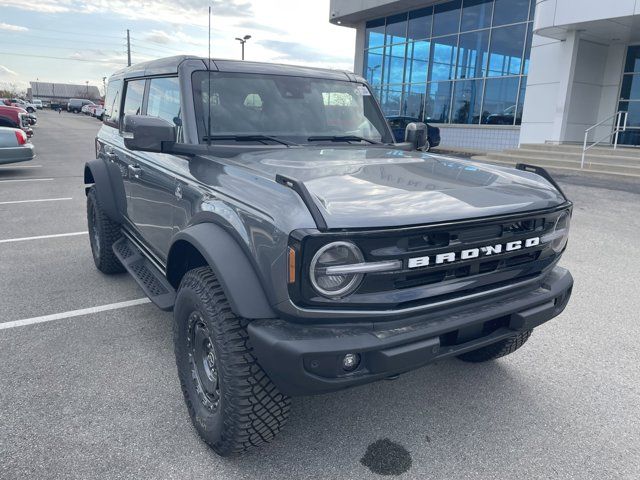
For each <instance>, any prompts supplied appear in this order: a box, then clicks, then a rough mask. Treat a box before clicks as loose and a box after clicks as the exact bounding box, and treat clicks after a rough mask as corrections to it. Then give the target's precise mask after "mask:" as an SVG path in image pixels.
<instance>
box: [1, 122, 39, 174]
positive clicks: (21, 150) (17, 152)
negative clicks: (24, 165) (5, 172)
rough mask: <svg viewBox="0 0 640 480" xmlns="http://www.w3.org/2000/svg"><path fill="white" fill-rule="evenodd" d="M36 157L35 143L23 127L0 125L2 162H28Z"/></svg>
mask: <svg viewBox="0 0 640 480" xmlns="http://www.w3.org/2000/svg"><path fill="white" fill-rule="evenodd" d="M0 121H1V120H0ZM0 124H1V123H0ZM34 157H35V150H34V148H33V144H32V143H30V142H29V141H28V138H27V134H26V133H25V132H24V131H23V130H22V129H20V128H10V127H3V126H0V164H6V163H16V162H27V161H29V160H33V158H34Z"/></svg>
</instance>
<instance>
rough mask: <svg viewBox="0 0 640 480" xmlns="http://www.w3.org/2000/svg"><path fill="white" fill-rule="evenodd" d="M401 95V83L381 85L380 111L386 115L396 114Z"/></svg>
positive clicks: (398, 110)
mask: <svg viewBox="0 0 640 480" xmlns="http://www.w3.org/2000/svg"><path fill="white" fill-rule="evenodd" d="M401 97H402V85H385V86H384V87H382V98H381V99H380V101H381V105H380V106H381V107H382V112H383V113H384V114H385V115H387V116H389V115H398V113H399V112H400V98H401Z"/></svg>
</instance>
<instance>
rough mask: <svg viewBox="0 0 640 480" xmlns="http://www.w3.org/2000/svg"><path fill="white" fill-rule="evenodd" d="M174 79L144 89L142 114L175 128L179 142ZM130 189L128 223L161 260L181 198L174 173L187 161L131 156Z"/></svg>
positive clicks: (158, 80) (156, 80)
mask: <svg viewBox="0 0 640 480" xmlns="http://www.w3.org/2000/svg"><path fill="white" fill-rule="evenodd" d="M178 82H179V80H178V78H177V77H167V78H153V79H151V80H149V83H148V85H147V93H146V95H145V102H144V110H143V112H144V114H145V115H149V116H153V117H159V118H162V119H164V120H167V121H168V122H170V123H173V124H174V126H175V127H176V140H180V125H181V121H180V87H179V83H178ZM130 155H131V157H132V160H131V164H132V169H133V172H132V173H133V177H134V178H133V188H132V190H131V196H130V198H129V203H130V205H131V208H132V214H131V220H132V222H133V223H134V225H135V227H136V229H137V230H138V232H139V234H140V235H142V237H143V238H144V240H145V243H146V244H147V245H149V246H150V247H151V248H152V249H153V252H154V253H155V254H156V255H157V256H158V257H160V258H161V259H162V260H165V259H166V258H167V254H168V253H169V244H170V242H171V238H172V237H173V233H174V232H173V225H174V221H173V217H174V210H175V206H176V203H177V202H178V201H179V200H180V198H181V190H180V189H181V187H180V186H179V184H178V181H177V178H176V172H178V171H180V169H181V168H184V166H183V164H184V163H185V162H187V161H186V160H184V159H182V158H180V157H176V156H175V155H167V154H163V153H145V152H130ZM187 164H188V162H187Z"/></svg>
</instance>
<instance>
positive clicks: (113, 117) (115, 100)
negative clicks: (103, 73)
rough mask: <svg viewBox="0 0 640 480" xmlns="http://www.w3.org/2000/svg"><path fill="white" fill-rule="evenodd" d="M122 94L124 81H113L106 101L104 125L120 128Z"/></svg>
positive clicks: (108, 88)
mask: <svg viewBox="0 0 640 480" xmlns="http://www.w3.org/2000/svg"><path fill="white" fill-rule="evenodd" d="M121 93H122V80H111V81H110V82H109V86H108V87H107V95H106V96H105V100H104V123H106V124H107V125H112V126H114V127H117V126H118V119H119V118H120V94H121Z"/></svg>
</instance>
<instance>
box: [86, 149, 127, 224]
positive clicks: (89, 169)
mask: <svg viewBox="0 0 640 480" xmlns="http://www.w3.org/2000/svg"><path fill="white" fill-rule="evenodd" d="M114 168H116V169H117V170H118V172H117V173H118V176H120V169H118V167H117V166H114ZM84 183H85V193H89V187H90V185H91V184H93V185H94V187H95V190H96V195H97V196H98V202H100V207H101V208H102V209H103V210H104V212H105V213H106V214H107V216H108V217H109V218H110V219H111V220H113V221H114V222H118V223H122V221H123V218H122V211H123V208H124V209H126V195H125V193H124V185H123V184H122V182H120V183H119V184H118V183H117V182H116V185H115V186H114V184H113V182H111V177H110V175H109V170H108V169H107V165H106V164H105V163H104V162H103V161H102V160H89V161H88V162H87V163H86V164H85V167H84ZM123 201H124V202H125V203H124V204H123V203H122V202H123Z"/></svg>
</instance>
